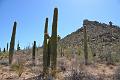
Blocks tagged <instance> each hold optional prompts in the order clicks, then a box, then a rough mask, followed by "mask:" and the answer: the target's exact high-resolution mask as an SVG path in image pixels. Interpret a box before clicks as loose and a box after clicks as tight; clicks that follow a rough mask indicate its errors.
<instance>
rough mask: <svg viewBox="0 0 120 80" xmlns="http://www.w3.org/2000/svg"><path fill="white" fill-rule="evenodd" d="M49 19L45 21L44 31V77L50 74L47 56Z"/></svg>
mask: <svg viewBox="0 0 120 80" xmlns="http://www.w3.org/2000/svg"><path fill="white" fill-rule="evenodd" d="M47 39H48V18H46V21H45V30H44V43H43V73H44V75H45V74H47V73H48V67H47V56H48V44H47Z"/></svg>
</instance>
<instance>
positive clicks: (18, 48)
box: [17, 41, 20, 51]
mask: <svg viewBox="0 0 120 80" xmlns="http://www.w3.org/2000/svg"><path fill="white" fill-rule="evenodd" d="M19 50H20V44H19V41H18V44H17V51H19Z"/></svg>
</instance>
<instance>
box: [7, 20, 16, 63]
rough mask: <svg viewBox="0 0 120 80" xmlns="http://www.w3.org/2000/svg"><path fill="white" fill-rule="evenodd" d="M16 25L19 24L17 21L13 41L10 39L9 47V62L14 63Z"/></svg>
mask: <svg viewBox="0 0 120 80" xmlns="http://www.w3.org/2000/svg"><path fill="white" fill-rule="evenodd" d="M16 26H17V22H14V26H13V31H12V36H11V41H10V48H9V64H11V63H12V58H13V53H14V45H15V35H16Z"/></svg>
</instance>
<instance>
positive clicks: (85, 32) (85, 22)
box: [83, 20, 88, 65]
mask: <svg viewBox="0 0 120 80" xmlns="http://www.w3.org/2000/svg"><path fill="white" fill-rule="evenodd" d="M86 24H87V21H86V20H84V22H83V26H84V57H85V65H87V64H88V46H87V31H86V27H87V26H86Z"/></svg>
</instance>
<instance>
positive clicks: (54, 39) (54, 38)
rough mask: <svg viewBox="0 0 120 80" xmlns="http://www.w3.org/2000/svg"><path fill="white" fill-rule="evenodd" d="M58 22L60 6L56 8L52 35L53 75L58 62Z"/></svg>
mask: <svg viewBox="0 0 120 80" xmlns="http://www.w3.org/2000/svg"><path fill="white" fill-rule="evenodd" d="M57 22H58V8H55V9H54V15H53V23H52V35H51V50H50V51H51V69H52V70H53V74H52V76H55V71H56V64H57Z"/></svg>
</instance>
